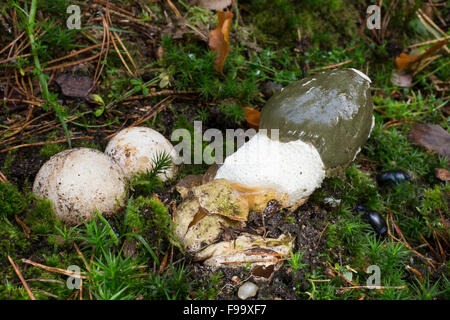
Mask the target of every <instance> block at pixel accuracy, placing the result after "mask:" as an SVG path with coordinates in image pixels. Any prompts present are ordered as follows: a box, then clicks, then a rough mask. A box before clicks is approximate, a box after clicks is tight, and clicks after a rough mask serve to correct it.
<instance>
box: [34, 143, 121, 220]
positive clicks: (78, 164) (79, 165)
mask: <svg viewBox="0 0 450 320" xmlns="http://www.w3.org/2000/svg"><path fill="white" fill-rule="evenodd" d="M125 190H126V181H125V176H124V174H123V171H122V169H120V167H119V166H118V165H117V164H116V163H115V162H114V161H113V160H112V159H111V158H109V157H108V156H107V155H105V154H104V153H102V152H100V151H98V150H94V149H88V148H76V149H70V150H66V151H63V152H60V153H58V154H56V155H55V156H53V157H52V158H50V160H48V161H47V162H46V163H45V164H44V165H43V166H42V168H41V169H40V170H39V172H38V174H37V175H36V179H35V180H34V184H33V193H34V194H36V195H38V196H40V197H44V198H47V199H50V200H51V201H52V206H53V209H54V211H55V214H56V216H57V217H58V218H60V219H62V220H63V221H64V222H66V223H68V224H80V223H82V222H83V219H87V220H89V219H90V217H91V216H92V214H93V212H94V210H95V209H97V210H98V211H99V212H100V213H101V214H103V215H105V216H108V215H111V214H113V213H114V212H115V208H116V205H117V204H119V205H121V204H123V196H124V193H125Z"/></svg>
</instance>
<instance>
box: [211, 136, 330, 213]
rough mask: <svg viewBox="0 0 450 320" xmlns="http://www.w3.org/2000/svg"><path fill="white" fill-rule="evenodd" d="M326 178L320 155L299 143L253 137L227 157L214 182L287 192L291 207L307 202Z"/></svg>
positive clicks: (314, 149)
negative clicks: (302, 201) (226, 181)
mask: <svg viewBox="0 0 450 320" xmlns="http://www.w3.org/2000/svg"><path fill="white" fill-rule="evenodd" d="M324 178H325V170H324V164H323V162H322V159H321V158H320V155H319V152H318V151H317V150H316V148H314V147H313V146H312V145H310V144H307V143H304V142H303V141H301V140H297V141H291V142H285V143H283V142H279V141H275V140H272V139H270V138H268V137H267V136H266V135H264V134H262V133H258V134H256V135H255V136H254V137H253V138H252V139H250V141H248V142H247V143H245V144H244V145H243V146H242V147H241V148H239V149H238V150H237V151H236V152H235V153H233V154H232V155H230V156H229V157H227V158H226V159H225V161H224V164H223V165H222V166H221V167H220V168H219V170H218V171H217V174H216V176H215V179H227V180H228V181H232V182H238V183H241V184H244V185H248V186H256V187H268V188H273V189H275V190H277V191H280V192H283V193H287V195H288V197H289V202H290V204H291V205H292V204H295V203H297V202H299V201H300V200H302V199H306V198H307V197H308V196H309V195H310V194H311V193H312V192H313V191H314V190H315V189H316V188H318V187H319V186H320V184H321V183H322V180H323V179H324Z"/></svg>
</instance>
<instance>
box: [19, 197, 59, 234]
mask: <svg viewBox="0 0 450 320" xmlns="http://www.w3.org/2000/svg"><path fill="white" fill-rule="evenodd" d="M33 198H34V199H33V200H32V207H31V208H30V209H29V210H28V212H27V215H26V217H25V220H24V222H25V224H27V225H28V226H29V227H30V229H31V231H32V232H33V233H36V234H50V233H53V232H55V231H56V228H55V227H62V222H61V221H60V220H58V219H57V218H56V215H55V213H54V211H53V208H52V203H51V201H50V200H48V199H41V198H37V197H33Z"/></svg>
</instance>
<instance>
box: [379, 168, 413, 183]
mask: <svg viewBox="0 0 450 320" xmlns="http://www.w3.org/2000/svg"><path fill="white" fill-rule="evenodd" d="M406 180H408V181H411V176H410V175H409V174H408V173H407V172H405V171H403V170H390V171H385V172H382V173H381V174H380V175H379V176H378V178H377V181H378V184H379V185H392V184H399V183H402V182H405V181H406Z"/></svg>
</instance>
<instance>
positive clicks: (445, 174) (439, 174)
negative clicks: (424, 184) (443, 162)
mask: <svg viewBox="0 0 450 320" xmlns="http://www.w3.org/2000/svg"><path fill="white" fill-rule="evenodd" d="M434 170H435V171H436V178H438V179H439V180H442V181H450V171H448V170H447V169H443V168H434Z"/></svg>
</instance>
